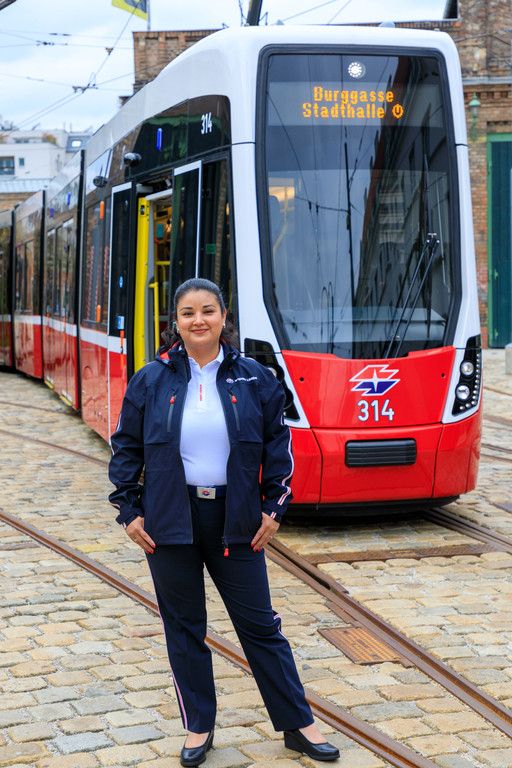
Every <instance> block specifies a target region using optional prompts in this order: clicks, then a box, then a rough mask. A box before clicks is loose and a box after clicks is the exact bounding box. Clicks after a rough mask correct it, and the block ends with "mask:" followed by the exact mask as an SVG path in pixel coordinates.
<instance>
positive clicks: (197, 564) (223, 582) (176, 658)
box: [147, 498, 313, 733]
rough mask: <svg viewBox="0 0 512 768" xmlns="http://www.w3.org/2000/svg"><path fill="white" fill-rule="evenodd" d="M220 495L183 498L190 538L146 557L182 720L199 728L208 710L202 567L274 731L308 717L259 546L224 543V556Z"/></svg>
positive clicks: (205, 726) (208, 722)
mask: <svg viewBox="0 0 512 768" xmlns="http://www.w3.org/2000/svg"><path fill="white" fill-rule="evenodd" d="M224 502H225V500H224V499H216V500H210V501H207V500H202V499H197V498H193V499H191V507H192V522H193V530H194V543H193V544H181V545H161V546H157V547H156V549H155V552H154V554H152V555H147V559H148V563H149V567H150V570H151V575H152V577H153V581H154V584H155V592H156V597H157V600H158V606H159V609H160V615H161V617H162V621H163V625H164V630H165V638H166V642H167V651H168V654H169V662H170V665H171V670H172V674H173V679H174V685H175V688H176V694H177V697H178V702H179V706H180V712H181V717H182V720H183V725H184V727H185V728H186V729H187V730H188V731H194V732H195V733H204V732H206V731H209V730H211V729H212V728H213V726H214V724H215V714H216V697H215V685H214V680H213V668H212V657H211V651H210V649H209V648H208V646H207V645H206V643H205V636H206V621H207V619H206V600H205V588H204V575H203V567H204V566H206V568H207V570H208V572H209V574H210V576H211V577H212V579H213V581H214V583H215V586H216V587H217V589H218V591H219V593H220V595H221V597H222V599H223V601H224V604H225V606H226V608H227V611H228V613H229V616H230V618H231V621H232V622H233V625H234V627H235V630H236V633H237V635H238V638H239V640H240V643H241V645H242V648H243V650H244V653H245V655H246V658H247V661H248V662H249V664H250V666H251V669H252V672H253V675H254V678H255V680H256V683H257V685H258V688H259V690H260V693H261V696H262V698H263V701H264V702H265V706H266V708H267V710H268V713H269V716H270V719H271V721H272V724H273V726H274V728H275V729H276V731H284V730H293V729H295V728H303V727H305V726H306V725H310V724H311V723H312V722H313V716H312V714H311V709H310V707H309V704H308V703H307V701H306V699H305V695H304V688H303V687H302V683H301V682H300V680H299V676H298V674H297V668H296V666H295V662H294V660H293V656H292V652H291V648H290V645H289V643H288V640H287V639H286V638H285V637H284V635H282V634H281V619H280V617H279V616H278V615H277V614H276V613H275V612H274V611H273V610H272V606H271V603H270V591H269V587H268V579H267V569H266V565H265V555H264V552H263V551H260V552H254V551H253V550H252V548H251V546H250V544H234V545H233V544H230V546H229V556H228V557H224V549H223V546H222V541H221V539H222V531H223V527H224Z"/></svg>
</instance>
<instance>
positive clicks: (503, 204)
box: [133, 0, 512, 347]
mask: <svg viewBox="0 0 512 768" xmlns="http://www.w3.org/2000/svg"><path fill="white" fill-rule="evenodd" d="M397 26H402V27H417V28H418V27H419V28H423V29H440V30H441V31H443V32H447V33H448V34H449V35H450V36H451V37H452V38H453V40H454V42H455V43H456V45H457V48H458V50H459V55H460V59H461V66H462V77H463V84H464V96H465V103H466V114H467V123H468V138H469V159H470V169H471V183H472V197H473V217H474V227H475V247H476V258H477V270H478V292H479V298H480V313H481V322H482V339H483V342H484V344H485V345H487V344H489V346H496V347H501V346H504V345H505V344H507V343H509V342H511V341H512V181H511V179H512V59H511V54H512V0H447V2H446V6H445V10H444V14H443V18H442V19H439V20H436V21H424V22H421V21H412V22H400V23H399V24H397ZM214 31H216V30H190V31H186V30H185V31H173V32H171V31H163V32H134V34H133V37H134V56H135V84H134V90H138V89H139V88H141V87H142V86H143V85H144V84H145V83H146V82H148V81H149V80H151V79H152V78H154V77H156V75H157V74H158V73H159V72H160V70H161V69H163V67H164V66H165V65H166V64H168V63H169V61H171V60H172V59H173V58H175V57H176V56H177V55H178V54H179V53H181V52H182V51H184V50H185V49H186V48H188V47H189V46H190V45H192V44H193V43H195V42H197V41H198V40H200V39H202V38H203V37H206V36H207V35H209V34H211V33H212V32H214ZM470 102H472V104H473V109H470V106H469V105H470ZM475 113H476V114H475Z"/></svg>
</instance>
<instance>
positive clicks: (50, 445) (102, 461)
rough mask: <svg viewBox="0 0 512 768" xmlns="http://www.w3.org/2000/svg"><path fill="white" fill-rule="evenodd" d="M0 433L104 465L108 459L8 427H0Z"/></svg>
mask: <svg viewBox="0 0 512 768" xmlns="http://www.w3.org/2000/svg"><path fill="white" fill-rule="evenodd" d="M0 435H6V436H7V437H14V438H15V439H16V440H25V441H26V442H27V443H35V444H36V445H44V446H45V447H46V448H53V449H54V450H56V451H64V452H65V453H71V454H72V455H73V456H78V457H79V458H81V459H85V460H86V461H93V462H94V463H95V464H101V465H102V466H103V467H106V466H107V464H108V461H107V460H106V459H98V458H96V456H89V455H88V454H87V453H83V451H76V450H75V449H74V448H67V447H66V446H65V445H58V444H57V443H50V442H48V441H47V440H40V439H39V438H38V437H28V436H27V435H20V434H19V432H11V431H9V430H8V429H0Z"/></svg>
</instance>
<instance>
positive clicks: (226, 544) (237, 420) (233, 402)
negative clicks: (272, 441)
mask: <svg viewBox="0 0 512 768" xmlns="http://www.w3.org/2000/svg"><path fill="white" fill-rule="evenodd" d="M220 372H221V369H220V368H219V373H220ZM218 375H219V374H217V381H216V384H217V390H218V388H219V387H218V382H219V379H218ZM228 394H229V399H230V401H231V406H232V408H233V414H234V416H235V423H236V430H237V432H240V418H239V415H238V410H237V407H236V402H237V401H236V396H235V395H234V394H233V393H232V392H230V391H229V390H228ZM219 396H220V402H221V404H222V409H223V411H224V418H225V419H226V426H227V425H228V419H227V413H226V406H225V405H224V399H223V397H222V394H221V392H219ZM228 435H229V430H228ZM229 442H230V444H231V440H230V441H229ZM228 461H229V457H228ZM228 502H229V483H228V485H227V489H226V517H225V520H224V532H223V536H222V546H223V548H224V557H229V542H228V539H227V536H226V526H227V522H228V509H229V504H228Z"/></svg>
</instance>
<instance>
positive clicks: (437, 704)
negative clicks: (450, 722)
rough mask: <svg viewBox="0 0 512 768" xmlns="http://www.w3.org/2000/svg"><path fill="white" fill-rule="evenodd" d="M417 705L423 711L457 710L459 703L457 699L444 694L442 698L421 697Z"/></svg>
mask: <svg viewBox="0 0 512 768" xmlns="http://www.w3.org/2000/svg"><path fill="white" fill-rule="evenodd" d="M417 704H418V707H419V708H420V709H423V710H425V712H432V713H435V712H458V711H459V706H460V705H459V703H458V701H457V699H455V698H453V697H451V696H446V697H445V698H444V699H423V700H421V701H417Z"/></svg>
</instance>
